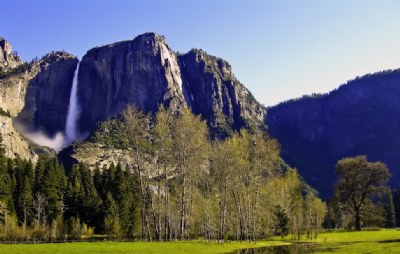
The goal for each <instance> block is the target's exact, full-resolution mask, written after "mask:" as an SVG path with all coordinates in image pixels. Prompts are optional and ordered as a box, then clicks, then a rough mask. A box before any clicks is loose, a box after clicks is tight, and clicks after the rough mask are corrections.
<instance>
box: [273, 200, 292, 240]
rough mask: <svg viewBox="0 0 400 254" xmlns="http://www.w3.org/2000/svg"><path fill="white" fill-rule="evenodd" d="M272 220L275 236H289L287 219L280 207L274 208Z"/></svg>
mask: <svg viewBox="0 0 400 254" xmlns="http://www.w3.org/2000/svg"><path fill="white" fill-rule="evenodd" d="M274 220H275V235H277V236H281V237H282V238H283V237H284V236H287V235H288V234H289V218H288V216H287V214H286V212H285V210H284V209H283V208H282V207H281V206H280V205H277V206H275V210H274Z"/></svg>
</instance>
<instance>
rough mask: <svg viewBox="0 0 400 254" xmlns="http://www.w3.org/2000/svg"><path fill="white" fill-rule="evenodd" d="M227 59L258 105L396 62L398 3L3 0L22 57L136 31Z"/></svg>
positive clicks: (399, 57) (74, 49) (0, 30)
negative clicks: (151, 33)
mask: <svg viewBox="0 0 400 254" xmlns="http://www.w3.org/2000/svg"><path fill="white" fill-rule="evenodd" d="M150 31H152V32H156V33H158V34H162V35H164V36H166V38H167V41H168V43H169V46H170V47H171V48H172V49H173V50H175V51H179V52H186V51H188V50H190V49H191V48H202V49H204V50H205V51H207V52H208V53H210V54H213V55H216V56H218V57H221V58H224V59H226V60H227V61H228V62H230V64H231V65H232V67H233V71H234V73H235V75H236V77H237V78H238V79H239V80H240V81H241V82H242V83H243V84H244V85H245V86H246V87H247V88H249V90H250V91H251V92H252V93H253V94H254V96H255V97H256V98H257V99H258V100H259V101H260V102H262V103H263V104H265V105H267V106H268V105H274V104H276V103H278V102H280V101H283V100H286V99H290V98H294V97H299V96H301V95H303V94H310V93H313V92H316V93H319V92H327V91H330V90H332V89H334V88H336V87H337V86H339V85H340V84H342V83H345V82H346V81H347V80H350V79H353V78H354V77H356V76H358V75H363V74H366V73H370V72H375V71H380V70H385V69H394V68H400V1H397V0H393V1H389V0H387V1H386V0H381V1H378V0H371V1H366V0H352V1H348V0H332V1H330V0H324V1H321V0H307V1H300V0H293V1H285V0H276V1H268V0H252V1H250V0H247V1H245V0H237V1H234V0H202V1H198V0H181V1H178V0H170V1H166V0H159V1H155V0H141V1H135V0H118V1H116V0H114V1H105V0H97V1H95V0H84V1H83V0H68V1H67V0H65V1H62V0H59V1H50V0H49V1H45V0H36V1H30V0H26V1H22V0H2V2H1V23H0V35H1V36H3V37H5V38H6V39H8V40H9V41H10V42H11V44H12V46H13V48H14V50H17V51H18V53H19V55H20V56H21V57H22V58H23V59H24V60H31V59H32V58H33V57H35V56H39V57H40V56H42V55H44V54H46V53H47V52H50V51H52V50H66V51H68V52H70V53H72V54H75V55H77V56H78V57H80V58H81V57H82V56H83V55H84V54H85V52H86V51H87V50H89V49H90V48H92V47H95V46H100V45H104V44H108V43H112V42H116V41H120V40H129V39H133V38H134V37H135V36H136V35H138V34H141V33H144V32H150Z"/></svg>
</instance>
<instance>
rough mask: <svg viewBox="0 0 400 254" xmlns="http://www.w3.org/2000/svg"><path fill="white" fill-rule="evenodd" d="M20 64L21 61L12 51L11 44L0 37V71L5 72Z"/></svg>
mask: <svg viewBox="0 0 400 254" xmlns="http://www.w3.org/2000/svg"><path fill="white" fill-rule="evenodd" d="M20 64H22V61H21V59H20V58H19V57H18V56H17V55H16V54H15V53H14V52H13V51H12V47H11V44H10V43H9V42H8V41H6V40H5V39H4V38H3V37H0V71H7V70H9V69H12V68H15V67H17V66H18V65H20Z"/></svg>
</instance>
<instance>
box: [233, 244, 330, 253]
mask: <svg viewBox="0 0 400 254" xmlns="http://www.w3.org/2000/svg"><path fill="white" fill-rule="evenodd" d="M335 249H337V247H334V246H331V247H327V246H324V247H323V246H321V245H318V244H310V243H307V244H305V243H297V244H292V245H286V246H271V247H263V248H254V249H242V250H238V251H237V252H235V254H306V253H315V252H322V251H323V252H331V251H334V250H335Z"/></svg>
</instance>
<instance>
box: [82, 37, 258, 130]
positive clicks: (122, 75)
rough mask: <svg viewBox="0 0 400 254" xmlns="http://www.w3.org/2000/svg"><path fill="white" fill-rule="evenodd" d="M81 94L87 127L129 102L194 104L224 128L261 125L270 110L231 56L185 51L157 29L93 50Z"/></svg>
mask: <svg viewBox="0 0 400 254" xmlns="http://www.w3.org/2000/svg"><path fill="white" fill-rule="evenodd" d="M78 96H79V103H80V104H81V109H82V111H81V117H80V119H79V126H80V128H81V129H82V131H83V132H90V131H92V130H93V129H94V128H95V127H96V126H97V123H98V122H101V121H104V120H106V119H109V118H110V117H113V116H115V115H117V114H118V113H119V112H121V110H122V109H123V108H125V107H126V106H127V105H128V104H132V105H134V106H136V107H137V108H140V109H143V110H144V111H146V112H155V111H157V109H158V105H159V104H163V105H165V106H171V107H172V108H173V109H179V108H180V107H182V106H183V105H188V106H189V107H191V108H192V110H193V112H194V113H196V114H199V115H202V117H203V118H204V119H206V120H207V121H208V124H209V126H210V127H211V128H212V129H215V130H216V132H218V131H219V132H221V133H222V132H227V131H229V130H232V129H234V130H237V129H240V128H241V127H249V126H261V125H263V119H264V116H265V109H264V107H262V106H261V105H260V104H259V103H258V102H257V101H256V100H255V99H254V98H253V97H252V95H251V93H250V92H249V91H248V90H247V89H246V88H245V87H244V86H243V85H242V84H240V82H238V81H237V80H236V78H235V77H234V75H233V74H232V70H231V67H230V65H229V64H228V63H227V62H226V61H224V60H222V59H219V58H217V57H213V56H210V55H208V54H206V53H205V52H204V51H201V50H191V51H190V52H188V53H186V54H183V55H179V54H177V53H176V52H174V51H172V50H171V49H170V48H169V46H168V45H167V43H166V40H165V38H164V37H163V36H160V35H157V34H154V33H146V34H143V35H140V36H138V37H136V38H135V39H133V40H132V41H123V42H117V43H114V44H110V45H106V46H103V47H98V48H94V49H91V50H89V51H88V52H87V54H86V55H85V56H84V57H83V59H82V62H81V65H80V73H79V89H78ZM221 135H226V133H222V134H221Z"/></svg>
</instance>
